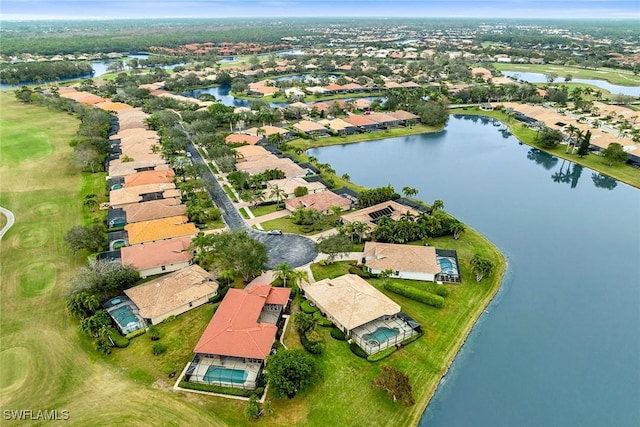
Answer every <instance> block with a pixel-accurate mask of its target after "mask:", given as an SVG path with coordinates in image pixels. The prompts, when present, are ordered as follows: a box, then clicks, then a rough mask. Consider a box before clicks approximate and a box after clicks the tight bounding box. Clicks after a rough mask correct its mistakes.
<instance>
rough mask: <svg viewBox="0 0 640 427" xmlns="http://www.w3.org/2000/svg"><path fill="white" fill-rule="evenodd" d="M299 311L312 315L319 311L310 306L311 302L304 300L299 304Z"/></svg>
mask: <svg viewBox="0 0 640 427" xmlns="http://www.w3.org/2000/svg"><path fill="white" fill-rule="evenodd" d="M300 309H301V310H302V311H303V312H304V313H307V314H313V313H315V312H316V311H319V310H320V309H319V308H318V307H316V306H312V305H311V301H309V300H304V301H302V302H301V303H300Z"/></svg>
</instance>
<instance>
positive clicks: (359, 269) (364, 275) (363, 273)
mask: <svg viewBox="0 0 640 427" xmlns="http://www.w3.org/2000/svg"><path fill="white" fill-rule="evenodd" d="M349 273H351V274H357V275H358V276H360V277H362V278H363V279H370V278H371V273H369V272H368V271H366V270H364V269H363V268H362V267H356V266H355V265H354V266H352V267H349Z"/></svg>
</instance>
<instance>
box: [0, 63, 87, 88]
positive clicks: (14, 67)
mask: <svg viewBox="0 0 640 427" xmlns="http://www.w3.org/2000/svg"><path fill="white" fill-rule="evenodd" d="M91 74H93V67H92V66H91V64H90V63H88V62H71V61H51V62H37V61H36V62H21V63H16V64H2V65H0V83H2V84H10V85H17V84H20V83H31V82H33V83H40V84H41V83H45V82H57V81H59V80H63V79H70V78H78V77H85V76H88V75H91Z"/></svg>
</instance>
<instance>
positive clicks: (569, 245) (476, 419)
mask: <svg viewBox="0 0 640 427" xmlns="http://www.w3.org/2000/svg"><path fill="white" fill-rule="evenodd" d="M309 154H311V155H313V156H315V157H317V158H318V159H319V160H320V161H321V162H328V163H330V164H331V165H332V167H333V168H334V169H335V170H336V171H337V173H338V174H343V173H348V174H349V175H350V177H351V180H352V181H353V182H356V183H359V184H363V185H366V186H369V187H375V186H382V185H387V184H391V185H393V186H394V187H395V188H396V189H401V188H402V187H404V186H411V187H414V188H416V189H417V190H419V193H418V197H419V198H421V199H422V200H425V201H427V202H431V201H433V200H434V199H442V200H443V201H444V203H445V209H446V210H448V211H449V212H451V213H452V214H454V215H455V216H457V217H458V218H459V219H461V220H462V221H464V222H465V223H467V224H469V225H470V226H471V227H473V228H475V229H477V230H479V231H480V232H482V233H483V234H485V235H486V236H487V237H488V238H489V239H491V240H492V241H493V242H494V243H495V244H496V245H497V246H498V247H499V248H500V249H501V250H502V251H503V252H504V253H505V254H506V256H507V258H508V262H509V268H508V271H507V274H506V276H505V279H504V281H503V284H502V289H501V291H500V292H499V294H498V296H497V297H496V298H495V300H494V301H493V303H492V304H491V305H490V306H489V308H488V310H487V312H486V313H485V315H484V316H482V318H481V320H480V322H479V323H478V325H476V327H475V328H474V330H473V332H472V333H471V335H470V337H469V340H468V341H467V343H466V344H465V346H464V347H463V349H462V351H461V352H460V353H459V355H458V357H457V358H456V361H455V362H454V364H453V366H452V368H451V369H450V371H449V373H448V374H447V376H446V377H445V378H444V380H443V382H442V383H441V385H440V387H439V389H438V392H437V393H436V395H435V397H434V399H433V400H432V401H431V403H430V405H429V407H428V408H427V410H426V411H425V414H424V416H423V419H422V421H421V425H422V426H427V425H428V426H599V427H600V426H638V425H640V405H639V404H638V402H640V221H639V218H640V190H638V189H635V188H632V187H630V186H628V185H626V184H623V183H620V182H617V181H615V180H613V179H610V178H607V177H604V176H602V175H599V174H597V173H595V172H593V171H591V170H589V169H587V168H583V167H580V166H577V165H575V164H572V163H570V162H567V161H563V160H561V159H558V158H555V157H552V156H549V155H546V154H544V153H541V152H536V151H535V150H532V149H531V148H530V147H528V146H526V145H520V144H519V143H518V141H517V139H515V138H514V137H512V136H510V135H509V133H508V132H507V131H506V130H505V128H504V127H503V126H502V125H500V124H499V123H498V122H494V121H492V120H490V119H484V118H478V117H471V116H454V117H452V118H451V120H450V121H449V124H448V126H447V128H446V129H445V130H444V131H443V132H440V133H437V134H431V135H416V136H408V137H401V138H393V139H387V140H383V141H374V142H365V143H359V144H351V145H344V146H334V147H326V148H321V149H313V150H310V152H309ZM466 286H476V285H475V284H472V283H468V284H467V285H466ZM425 326H426V331H427V333H428V330H429V326H428V325H425Z"/></svg>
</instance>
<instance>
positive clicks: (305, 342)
mask: <svg viewBox="0 0 640 427" xmlns="http://www.w3.org/2000/svg"><path fill="white" fill-rule="evenodd" d="M300 342H301V343H302V346H303V347H304V349H305V350H307V351H308V352H309V353H311V354H322V343H321V342H316V343H312V342H311V341H309V338H307V334H306V333H304V334H300Z"/></svg>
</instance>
